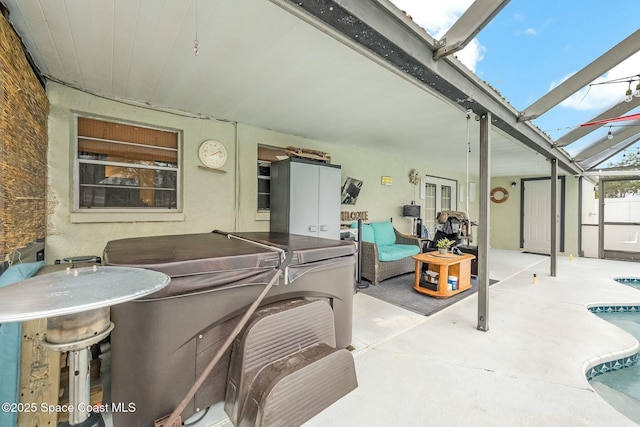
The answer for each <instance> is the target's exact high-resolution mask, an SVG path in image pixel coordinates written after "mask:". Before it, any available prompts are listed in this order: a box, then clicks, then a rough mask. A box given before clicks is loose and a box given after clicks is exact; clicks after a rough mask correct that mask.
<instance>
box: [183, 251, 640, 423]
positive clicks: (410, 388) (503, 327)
mask: <svg viewBox="0 0 640 427" xmlns="http://www.w3.org/2000/svg"><path fill="white" fill-rule="evenodd" d="M489 262H490V271H491V274H490V275H491V278H492V279H498V280H500V282H499V283H497V284H495V285H493V286H492V287H491V288H490V291H489V295H490V302H489V331H487V332H481V331H478V330H477V329H476V324H477V307H478V296H477V294H475V295H470V296H469V297H468V298H466V299H464V300H462V301H460V302H458V303H457V304H454V305H452V306H450V307H448V308H446V309H444V310H442V311H440V312H438V313H436V314H434V315H432V316H430V317H424V316H420V315H417V314H415V313H413V312H410V311H407V310H404V309H402V308H399V307H396V306H393V305H390V304H387V303H385V302H383V301H380V300H377V299H375V298H372V297H370V296H367V295H364V294H362V293H358V294H356V295H355V297H354V332H353V345H354V347H355V350H354V352H353V355H354V357H355V365H356V371H357V376H358V383H359V386H358V388H357V389H356V390H354V391H353V392H351V393H350V394H348V395H347V396H345V397H344V398H342V399H340V400H339V401H338V402H336V403H334V404H333V405H332V406H331V407H329V408H327V409H326V410H325V411H323V412H322V413H320V414H319V415H317V416H316V417H314V418H313V419H312V420H310V421H309V422H307V423H306V424H305V426H310V427H311V426H323V427H326V426H332V427H333V426H350V427H352V426H471V425H473V426H492V427H495V426H609V425H615V426H637V424H635V423H634V422H632V421H631V420H629V419H628V418H626V417H625V416H624V415H622V414H621V413H619V412H618V411H616V410H615V409H614V408H613V407H612V406H610V405H609V404H608V403H607V402H606V401H605V400H604V399H603V398H601V397H600V395H598V394H597V393H596V392H594V390H593V389H592V388H591V386H590V385H589V383H588V381H587V379H586V377H585V371H586V368H587V367H589V366H587V365H589V364H594V362H597V361H598V360H599V359H598V358H599V357H602V358H603V361H605V360H609V359H612V358H614V357H613V356H614V353H616V352H620V353H619V354H620V355H623V354H624V355H626V354H628V353H629V352H634V351H637V341H636V340H635V338H633V337H632V336H631V335H629V334H627V333H626V332H624V331H622V330H620V329H618V328H617V327H615V326H613V325H611V324H609V323H608V322H606V321H604V320H602V319H600V318H598V317H597V316H595V315H594V314H592V313H590V312H589V311H588V310H587V308H586V306H587V305H588V304H592V303H598V304H599V303H602V304H616V303H618V304H629V303H634V304H640V292H639V291H638V290H635V289H633V288H631V287H629V286H625V285H622V284H619V283H617V282H615V281H614V280H613V278H614V277H617V276H640V264H637V263H632V262H622V261H610V260H595V259H589V258H578V257H574V258H573V259H572V260H571V259H570V258H569V257H559V258H558V266H557V276H556V277H551V276H550V275H549V270H550V267H549V257H545V256H541V255H533V254H525V253H520V252H515V251H506V250H497V249H492V250H491V252H490V258H489ZM534 273H535V274H536V275H537V283H535V284H534V283H533V280H532V278H533V274H534ZM408 286H412V284H411V283H408ZM416 298H429V297H428V296H425V295H421V294H417V293H416ZM200 416H201V414H196V415H194V416H193V417H192V418H191V419H190V420H187V422H193V421H196V420H198V418H200ZM193 425H194V426H196V427H209V426H222V425H231V423H230V422H229V421H228V419H226V415H225V414H224V411H223V410H222V405H220V404H218V405H214V406H213V407H211V408H210V410H209V411H208V412H207V414H206V415H205V416H204V417H202V418H201V419H199V420H198V421H197V422H196V423H195V424H193Z"/></svg>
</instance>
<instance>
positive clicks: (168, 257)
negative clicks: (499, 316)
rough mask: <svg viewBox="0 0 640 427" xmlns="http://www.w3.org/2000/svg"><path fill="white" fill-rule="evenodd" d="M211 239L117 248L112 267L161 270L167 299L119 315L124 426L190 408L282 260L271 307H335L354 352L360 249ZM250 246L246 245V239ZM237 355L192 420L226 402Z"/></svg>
mask: <svg viewBox="0 0 640 427" xmlns="http://www.w3.org/2000/svg"><path fill="white" fill-rule="evenodd" d="M234 236H237V238H236V237H228V236H227V235H224V234H221V233H217V232H214V233H202V234H184V235H167V236H154V237H141V238H130V239H121V240H113V241H110V242H109V243H108V244H107V246H106V247H105V250H104V263H105V264H106V265H112V266H131V267H141V268H147V269H151V270H157V271H161V272H163V273H165V274H167V275H168V276H169V277H171V283H170V284H169V285H168V286H167V287H165V288H164V289H162V290H161V291H159V292H157V293H155V294H151V295H149V296H147V297H144V298H142V299H139V300H135V301H131V302H127V303H124V304H119V305H116V306H114V307H112V308H111V319H112V321H113V322H114V323H115V329H114V330H113V332H112V334H111V344H112V345H111V353H112V354H111V358H112V368H111V370H112V380H111V402H113V403H114V404H116V405H121V407H126V408H135V410H130V411H119V412H114V413H113V418H114V425H116V426H125V425H126V426H128V427H135V426H145V427H147V426H152V425H153V422H154V420H156V419H158V418H161V417H163V416H166V415H168V414H169V413H171V412H172V411H173V409H174V408H175V407H176V406H177V405H178V404H179V403H180V401H181V400H182V398H183V397H184V396H185V395H186V393H187V391H188V390H189V388H190V387H191V386H192V385H193V384H194V382H195V381H196V378H197V377H198V375H199V374H200V372H202V371H203V370H204V369H205V367H206V366H207V364H208V363H209V362H210V361H211V359H212V358H213V356H214V355H215V353H216V351H217V350H218V349H219V348H220V347H221V345H222V343H223V342H224V341H225V339H226V338H227V337H228V335H229V334H230V332H231V331H232V329H233V328H234V327H235V326H236V324H237V323H238V319H239V318H240V316H241V315H242V314H244V312H245V311H246V309H247V308H248V307H249V306H250V305H251V303H252V302H253V301H254V300H255V299H256V298H257V297H258V295H259V294H260V293H261V291H262V289H263V288H264V286H265V285H266V284H267V282H268V281H269V279H270V278H271V277H273V274H274V273H275V270H276V268H277V267H278V266H279V265H280V263H281V260H282V253H281V251H279V250H278V249H285V248H288V249H289V250H290V251H292V254H293V257H292V260H291V263H290V265H289V267H288V268H287V271H286V275H284V276H281V278H280V281H279V283H278V284H277V285H276V286H274V287H273V288H272V289H271V290H270V292H269V293H268V294H267V296H266V298H265V300H264V301H263V305H267V304H273V303H277V302H281V301H286V300H292V299H298V298H303V299H313V300H321V301H325V302H326V303H327V304H328V305H329V306H330V307H331V308H332V310H333V317H334V326H335V338H336V347H337V348H346V347H347V346H349V345H350V344H351V328H352V302H353V294H354V289H355V287H354V277H355V256H354V253H355V246H354V244H353V243H352V242H345V241H339V240H330V239H320V238H314V237H307V236H300V235H288V234H281V233H236V234H234ZM241 239H242V240H241ZM230 355H231V352H230V350H228V351H227V352H226V353H225V356H224V357H223V358H222V359H221V361H220V362H219V363H218V365H217V366H216V368H215V369H214V370H213V372H212V373H211V374H210V375H209V376H208V378H207V380H206V381H205V383H204V384H203V386H202V387H201V388H200V390H199V391H198V393H197V394H196V395H195V397H194V399H193V400H192V401H191V402H190V403H189V405H188V406H187V408H186V409H185V411H184V412H183V419H185V418H187V417H189V416H190V415H192V414H194V413H196V412H197V411H199V410H203V409H205V408H207V407H209V406H210V405H212V404H214V403H216V402H219V401H224V399H225V387H226V380H227V372H228V367H229V360H230Z"/></svg>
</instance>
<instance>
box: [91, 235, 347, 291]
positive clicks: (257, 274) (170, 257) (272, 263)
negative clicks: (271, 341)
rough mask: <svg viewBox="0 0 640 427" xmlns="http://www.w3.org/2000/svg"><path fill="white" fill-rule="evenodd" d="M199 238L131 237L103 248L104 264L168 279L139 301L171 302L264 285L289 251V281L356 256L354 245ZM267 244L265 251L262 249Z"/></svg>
mask: <svg viewBox="0 0 640 427" xmlns="http://www.w3.org/2000/svg"><path fill="white" fill-rule="evenodd" d="M233 236H236V237H239V238H241V239H243V240H239V239H237V238H234V237H228V236H227V233H222V232H213V233H199V234H178V235H165V236H150V237H135V238H128V239H120V240H112V241H110V242H108V243H107V245H106V247H105V249H104V254H103V260H104V264H105V265H112V266H129V267H140V268H147V269H150V270H156V271H160V272H162V273H165V274H166V275H168V276H169V277H171V283H170V284H169V286H167V287H165V288H164V289H162V290H160V291H158V292H156V293H154V294H151V295H149V296H147V297H144V298H141V299H156V298H165V297H175V296H180V295H186V294H192V293H197V292H207V291H210V290H212V289H216V288H221V287H224V288H226V287H229V286H247V285H256V284H265V283H266V282H268V281H269V279H270V278H271V276H272V274H273V271H274V270H275V269H276V268H277V267H278V266H279V265H280V262H281V252H279V251H278V250H277V248H280V249H285V248H287V249H288V250H291V251H292V252H293V257H292V260H291V264H290V267H289V274H288V276H289V280H291V281H293V280H295V278H296V277H299V276H300V275H303V274H305V273H306V272H307V271H310V270H313V269H315V268H324V267H326V266H327V265H331V264H333V263H340V262H344V260H342V259H341V258H344V257H351V256H352V255H353V254H354V253H355V245H354V244H353V243H352V242H346V241H340V240H332V239H321V238H317V237H309V236H301V235H295V234H285V233H271V232H247V233H234V234H233ZM251 242H257V243H260V244H261V245H269V246H271V247H273V248H274V249H269V248H267V247H263V246H260V245H256V244H253V243H251Z"/></svg>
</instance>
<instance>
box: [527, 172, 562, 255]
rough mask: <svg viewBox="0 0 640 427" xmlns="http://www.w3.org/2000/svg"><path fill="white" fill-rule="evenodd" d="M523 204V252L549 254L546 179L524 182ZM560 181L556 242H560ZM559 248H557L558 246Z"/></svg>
mask: <svg viewBox="0 0 640 427" xmlns="http://www.w3.org/2000/svg"><path fill="white" fill-rule="evenodd" d="M523 185H524V204H523V209H524V210H523V212H522V214H523V247H522V248H523V250H525V251H527V252H535V253H541V254H550V253H551V220H550V215H551V185H550V183H549V180H548V179H536V180H525V181H523ZM561 187H562V186H561V185H560V180H558V190H557V195H558V202H557V203H558V214H557V217H556V222H557V224H558V234H557V236H558V242H560V234H561V232H560V200H561V197H562V195H561V194H560V193H561ZM558 247H559V246H558Z"/></svg>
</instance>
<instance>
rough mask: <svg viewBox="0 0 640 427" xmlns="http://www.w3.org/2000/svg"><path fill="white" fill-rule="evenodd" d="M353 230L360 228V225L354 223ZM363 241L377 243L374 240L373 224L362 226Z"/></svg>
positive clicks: (352, 224)
mask: <svg viewBox="0 0 640 427" xmlns="http://www.w3.org/2000/svg"><path fill="white" fill-rule="evenodd" d="M351 228H358V223H357V222H352V223H351ZM362 241H363V242H369V243H375V240H374V238H373V228H371V224H362Z"/></svg>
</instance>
